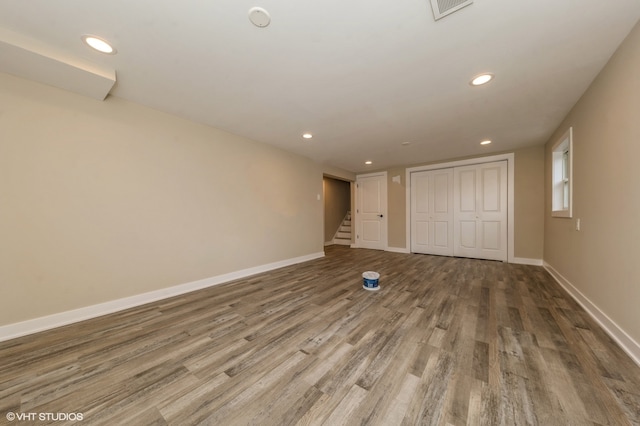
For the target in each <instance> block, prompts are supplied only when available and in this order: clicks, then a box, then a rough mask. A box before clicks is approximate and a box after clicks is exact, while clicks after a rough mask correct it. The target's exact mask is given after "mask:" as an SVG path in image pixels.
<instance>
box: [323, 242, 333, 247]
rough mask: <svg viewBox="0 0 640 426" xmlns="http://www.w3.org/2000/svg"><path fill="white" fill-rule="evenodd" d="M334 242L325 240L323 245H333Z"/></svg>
mask: <svg viewBox="0 0 640 426" xmlns="http://www.w3.org/2000/svg"><path fill="white" fill-rule="evenodd" d="M334 244H335V243H334V242H333V241H325V243H324V246H325V247H326V246H332V245H334Z"/></svg>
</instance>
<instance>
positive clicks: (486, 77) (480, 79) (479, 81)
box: [469, 73, 494, 86]
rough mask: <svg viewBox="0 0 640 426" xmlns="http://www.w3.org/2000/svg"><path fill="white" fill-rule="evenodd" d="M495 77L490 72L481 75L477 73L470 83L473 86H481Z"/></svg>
mask: <svg viewBox="0 0 640 426" xmlns="http://www.w3.org/2000/svg"><path fill="white" fill-rule="evenodd" d="M493 77H494V75H493V74H490V73H484V74H480V75H477V76H475V77H473V79H472V80H471V82H470V83H469V84H471V85H472V86H481V85H483V84H487V83H488V82H490V81H491V80H493Z"/></svg>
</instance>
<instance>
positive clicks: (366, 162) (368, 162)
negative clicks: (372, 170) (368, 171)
mask: <svg viewBox="0 0 640 426" xmlns="http://www.w3.org/2000/svg"><path fill="white" fill-rule="evenodd" d="M364 164H366V165H367V166H368V165H369V164H373V161H365V162H364Z"/></svg>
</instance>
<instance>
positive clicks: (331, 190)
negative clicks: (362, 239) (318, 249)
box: [322, 175, 354, 246]
mask: <svg viewBox="0 0 640 426" xmlns="http://www.w3.org/2000/svg"><path fill="white" fill-rule="evenodd" d="M322 192H323V199H324V245H325V246H329V245H333V244H340V245H346V246H351V244H353V235H354V234H353V226H352V221H351V219H352V218H351V212H352V200H353V194H352V193H353V185H352V182H351V181H346V180H342V179H338V178H334V177H331V176H327V175H324V176H323V177H322Z"/></svg>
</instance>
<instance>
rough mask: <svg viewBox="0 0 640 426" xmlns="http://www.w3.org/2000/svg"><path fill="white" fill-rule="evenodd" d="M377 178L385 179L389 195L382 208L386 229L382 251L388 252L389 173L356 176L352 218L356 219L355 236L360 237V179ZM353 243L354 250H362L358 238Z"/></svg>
mask: <svg viewBox="0 0 640 426" xmlns="http://www.w3.org/2000/svg"><path fill="white" fill-rule="evenodd" d="M375 176H380V177H382V178H384V180H385V184H386V185H385V187H387V188H386V191H387V193H386V194H385V197H384V205H383V206H382V210H383V211H384V213H383V214H384V227H385V232H384V241H383V243H384V247H383V248H382V250H385V251H386V250H387V248H388V247H389V214H388V210H389V208H388V207H389V199H388V197H389V188H388V182H387V180H388V177H387V171H386V170H385V171H382V172H375V173H366V174H362V175H356V180H355V182H354V183H355V185H354V186H355V192H354V195H355V196H354V207H355V214H353V213H354V212H352V216H353V219H354V222H353V223H354V228H353V229H354V231H355V232H354V235H359V234H358V233H359V232H360V229H359V228H360V211H359V210H360V209H359V208H358V200H359V194H358V190H359V188H358V185H357V184H358V179H361V178H369V177H375ZM352 241H354V243H353V244H351V247H352V248H360V241H359V240H358V238H353V239H352Z"/></svg>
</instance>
